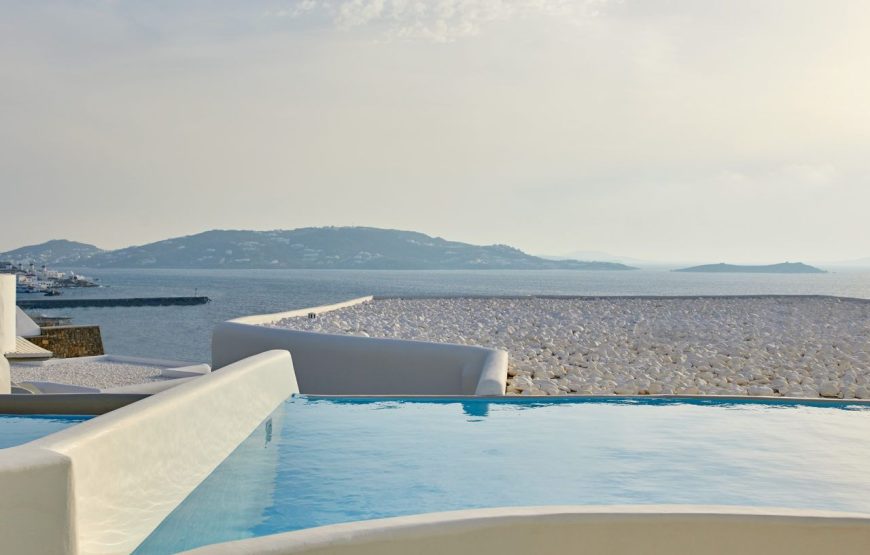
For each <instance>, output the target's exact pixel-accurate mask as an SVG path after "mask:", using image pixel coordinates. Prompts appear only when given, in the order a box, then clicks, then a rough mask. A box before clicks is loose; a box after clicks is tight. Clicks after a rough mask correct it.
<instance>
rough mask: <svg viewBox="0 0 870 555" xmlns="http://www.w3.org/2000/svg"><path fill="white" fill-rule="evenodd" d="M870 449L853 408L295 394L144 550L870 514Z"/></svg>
mask: <svg viewBox="0 0 870 555" xmlns="http://www.w3.org/2000/svg"><path fill="white" fill-rule="evenodd" d="M868 438H870V407H868V406H859V405H854V404H853V405H850V404H848V403H837V404H833V405H828V404H822V403H810V404H800V403H794V402H787V401H777V402H768V403H759V402H750V401H739V402H727V403H726V402H722V401H712V400H703V401H692V402H686V401H673V400H662V399H649V400H632V399H620V398H610V399H607V400H588V399H586V400H583V399H579V400H549V399H548V400H546V401H530V400H526V399H505V400H497V401H493V400H484V399H477V400H462V401H457V400H447V399H445V400H434V401H433V400H425V401H423V400H386V401H385V400H357V399H355V400H346V399H325V398H324V399H317V398H305V397H296V398H293V399H290V400H288V401H287V402H286V403H284V404H283V405H282V406H281V407H280V408H279V409H278V410H276V411H275V413H274V414H273V415H272V416H271V418H269V419H268V420H266V421H265V422H264V423H263V424H262V425H261V426H260V427H258V428H257V430H256V431H255V432H254V433H253V434H251V436H250V437H249V438H248V439H247V440H246V441H245V442H244V443H243V444H242V445H241V446H240V447H239V448H238V449H237V450H236V451H235V452H234V453H233V454H232V455H231V456H230V457H229V458H228V459H227V460H226V461H224V462H223V463H222V464H221V465H220V466H219V467H218V468H217V469H216V470H215V472H214V473H212V475H211V476H209V477H208V478H207V479H206V480H205V481H204V482H203V483H202V484H201V485H200V487H199V488H197V489H196V490H195V491H194V492H193V493H192V494H191V495H190V496H189V497H188V498H187V499H186V500H185V501H184V503H183V504H181V505H180V506H179V507H178V508H177V509H176V510H175V511H174V512H173V513H172V514H171V515H170V516H169V517H168V518H167V519H166V520H165V521H164V522H163V524H161V525H160V527H159V528H158V529H157V530H156V531H155V532H154V533H153V534H152V535H151V536H150V537H149V538H148V539H147V540H146V541H145V542H144V543H143V544H142V546H141V547H140V549H139V550H138V551H137V553H139V554H154V553H174V552H176V551H179V550H183V549H190V548H193V547H196V546H200V545H205V544H209V543H215V542H220V541H228V540H234V539H242V538H248V537H253V536H261V535H266V534H273V533H278V532H284V531H289V530H298V529H301V528H308V527H312V526H321V525H325V524H333V523H338V522H346V521H353V520H361V519H373V518H382V517H390V516H398V515H407V514H415V513H425V512H431V511H445V510H453V509H465V508H478V507H496V506H510V505H514V506H516V505H554V504H592V505H599V504H634V503H692V504H719V505H750V506H778V507H793V508H818V509H831V510H846V511H859V512H867V513H870V462H868V461H870V439H868Z"/></svg>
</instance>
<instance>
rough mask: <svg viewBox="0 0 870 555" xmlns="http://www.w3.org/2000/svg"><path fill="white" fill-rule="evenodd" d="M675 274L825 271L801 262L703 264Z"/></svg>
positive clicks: (819, 272) (801, 272)
mask: <svg viewBox="0 0 870 555" xmlns="http://www.w3.org/2000/svg"><path fill="white" fill-rule="evenodd" d="M674 271H675V272H709V273H723V274H724V273H745V274H825V273H827V272H825V270H821V269H819V268H816V267H815V266H810V265H808V264H804V263H803V262H782V263H780V264H767V265H763V266H740V265H736V264H724V263H720V264H704V265H702V266H692V267H691V268H682V269H679V270H674Z"/></svg>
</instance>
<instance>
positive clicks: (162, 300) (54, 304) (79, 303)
mask: <svg viewBox="0 0 870 555" xmlns="http://www.w3.org/2000/svg"><path fill="white" fill-rule="evenodd" d="M210 301H211V299H209V298H208V297H203V296H197V297H134V298H117V299H87V298H79V299H19V300H18V306H20V307H21V308H23V309H29V308H82V307H113V306H192V305H199V304H206V303H208V302H210Z"/></svg>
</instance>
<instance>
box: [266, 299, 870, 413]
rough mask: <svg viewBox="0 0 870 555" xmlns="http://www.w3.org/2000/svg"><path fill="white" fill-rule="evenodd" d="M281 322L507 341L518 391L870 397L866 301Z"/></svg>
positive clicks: (589, 305) (652, 302)
mask: <svg viewBox="0 0 870 555" xmlns="http://www.w3.org/2000/svg"><path fill="white" fill-rule="evenodd" d="M272 325H273V326H277V327H286V328H292V329H297V330H306V331H316V332H324V333H341V334H353V335H362V336H371V337H393V338H401V339H416V340H423V341H436V342H443V343H460V344H467V345H483V346H487V347H496V348H500V349H504V350H506V351H508V352H509V353H510V369H509V382H508V393H513V394H526V395H560V394H571V393H576V394H619V395H635V394H641V395H643V394H691V395H705V394H710V395H753V396H762V395H763V396H788V397H820V396H821V397H830V398H860V399H868V398H870V302H865V301H860V300H850V299H835V298H819V297H766V298H747V297H719V298H671V299H661V298H612V299H606V298H605V299H601V298H599V299H553V298H514V299H503V298H491V299H480V298H441V299H378V300H375V301H372V302H368V303H365V304H361V305H356V306H353V307H350V308H344V309H340V310H336V311H333V312H328V313H321V314H320V315H319V316H318V317H317V318H315V319H307V318H304V317H303V318H288V319H284V320H281V321H279V322H276V323H274V324H272Z"/></svg>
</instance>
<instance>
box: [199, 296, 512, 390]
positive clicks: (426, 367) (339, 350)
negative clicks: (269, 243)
mask: <svg viewBox="0 0 870 555" xmlns="http://www.w3.org/2000/svg"><path fill="white" fill-rule="evenodd" d="M371 300H372V297H360V298H358V299H352V300H349V301H346V302H343V303H337V304H333V305H326V306H318V307H312V308H304V309H299V310H293V311H289V312H279V313H274V314H264V315H256V316H247V317H244V318H237V319H234V320H230V321H227V322H223V323H221V324H219V325H218V326H217V327H216V328H215V330H214V334H213V336H212V367H213V368H214V369H216V370H217V369H220V368H221V367H223V366H225V365H227V364H231V363H233V362H235V361H237V360H240V359H242V358H245V357H248V356H251V355H254V354H256V353H260V352H263V351H266V350H270V349H282V350H287V351H290V353H291V354H292V355H293V366H294V369H295V372H296V378H297V380H298V384H299V390H300V392H301V393H303V394H311V395H485V396H497V395H504V393H505V386H506V384H507V368H508V354H507V352H506V351H503V350H500V349H491V348H487V347H479V346H473V345H453V344H447V343H430V342H425V341H408V340H402V339H381V338H370V337H360V336H352V335H335V334H325V333H315V332H307V331H297V330H290V329H284V328H272V327H268V325H267V324H270V323H273V322H276V321H278V320H281V319H283V318H291V317H305V316H306V315H307V314H309V313H314V314H321V313H323V312H328V311H331V310H337V309H339V308H345V307H348V306H353V305H356V304H360V303H364V302H369V301H371Z"/></svg>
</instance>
